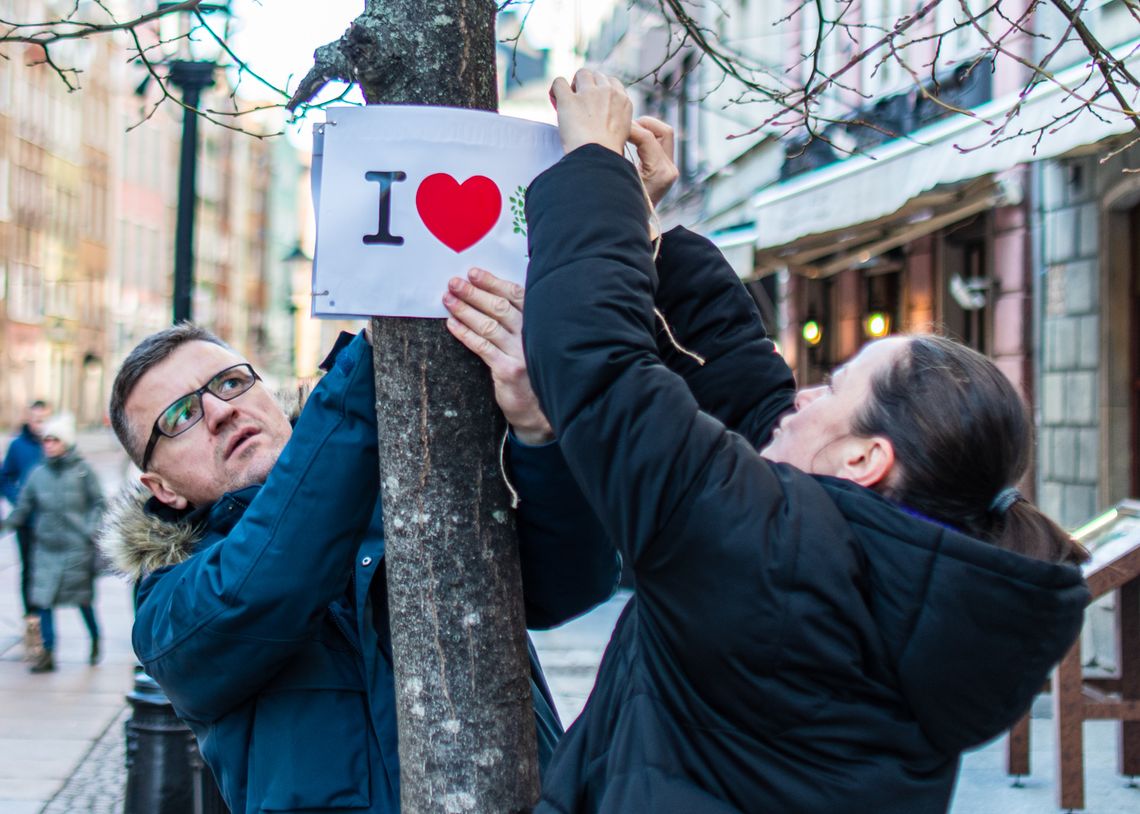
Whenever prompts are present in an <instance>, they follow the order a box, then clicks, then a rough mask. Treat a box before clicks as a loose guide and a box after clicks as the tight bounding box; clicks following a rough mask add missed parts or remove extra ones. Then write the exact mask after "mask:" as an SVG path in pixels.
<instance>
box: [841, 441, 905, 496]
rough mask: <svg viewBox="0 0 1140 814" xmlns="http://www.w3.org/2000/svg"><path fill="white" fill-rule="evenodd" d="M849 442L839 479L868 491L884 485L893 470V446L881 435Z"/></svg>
mask: <svg viewBox="0 0 1140 814" xmlns="http://www.w3.org/2000/svg"><path fill="white" fill-rule="evenodd" d="M850 440H851V441H852V442H853V443H850V444H849V446H848V448H847V450H846V451H845V452H846V454H845V455H844V458H843V472H842V473H840V475H839V477H841V478H845V479H846V480H850V481H854V482H855V483H857V484H859V485H860V486H866V487H867V488H868V489H873V488H875V487H876V486H883V485H886V483H887V481H888V479H889V478H890V476H891V474H892V472H893V471H894V468H895V447H894V444H892V443H891V441H890V439H889V438H886V437H884V436H882V435H872V436H871V437H870V438H852V439H850Z"/></svg>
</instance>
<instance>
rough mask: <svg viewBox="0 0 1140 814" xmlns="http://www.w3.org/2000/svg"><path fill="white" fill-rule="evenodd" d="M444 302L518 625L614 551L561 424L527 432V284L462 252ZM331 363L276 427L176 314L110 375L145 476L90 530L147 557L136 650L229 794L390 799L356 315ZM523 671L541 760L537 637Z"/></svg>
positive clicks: (381, 619) (330, 805) (549, 746)
mask: <svg viewBox="0 0 1140 814" xmlns="http://www.w3.org/2000/svg"><path fill="white" fill-rule="evenodd" d="M444 302H445V305H446V306H447V307H448V309H449V311H450V312H451V314H452V319H451V320H449V324H448V327H449V329H450V330H451V332H452V333H453V334H454V335H455V336H456V337H457V338H459V340H460V341H461V342H463V343H464V344H465V345H467V346H468V347H469V348H471V349H472V350H473V351H475V352H476V353H477V354H479V356H480V357H481V358H483V359H484V361H486V362H487V363H488V366H489V367H490V369H491V372H492V376H493V379H494V381H495V392H496V398H497V400H498V402H499V404H500V407H502V408H503V410H504V414H505V415H506V417H507V420H508V422H509V423H510V424H511V425H512V428H513V430H514V432H513V434H512V439H511V443H510V444H509V447H510V463H511V468H512V475H513V479H514V481H515V486H516V487H517V488H518V490H519V492H520V493H521V497H522V502H521V505H520V508H519V512H518V526H519V533H520V535H519V536H520V553H521V555H522V557H523V560H524V568H523V572H524V574H525V575H527V576H526V577H524V583H525V584H524V592H525V596H526V606H527V622H528V625H529V626H530V627H549V626H552V625H555V624H558V623H560V622H563V621H565V620H566V619H568V618H570V617H571V616H574V615H576V614H578V613H581V612H583V611H585V610H586V609H588V608H589V607H591V606H592V605H594V604H596V603H597V602H600V601H602V600H603V599H605V598H606V597H607V596H608V595H609V594H610V593H611V592H612V589H613V587H614V584H615V582H616V579H617V573H618V568H619V565H618V561H617V558H616V555H615V553H614V550H613V548H612V547H611V546H610V545H609V544H608V542H607V541H606V539H605V537H604V535H603V534H602V533H601V532H600V529H599V528H598V526H597V525H596V522H595V521H594V520H593V517H592V515H591V513H590V512H589V510H588V509H587V507H586V505H585V503H584V501H583V500H582V497H581V495H580V493H578V491H577V489H576V488H575V487H574V486H573V481H572V479H571V478H570V475H569V473H568V471H567V470H566V468H565V463H564V462H563V461H562V458H561V453H560V452H559V451H558V449H557V445H556V444H552V443H542V442H549V441H550V439H551V434H550V430H549V425H548V424H547V423H546V419H545V416H543V415H542V412H541V410H540V409H539V408H538V404H537V401H536V400H535V398H534V394H533V392H532V391H531V389H530V384H529V380H528V379H527V376H526V370H525V366H524V365H523V364H522V346H521V330H522V314H521V308H522V290H521V288H520V287H519V286H515V285H513V284H509V283H506V282H503V281H501V280H498V278H495V277H494V276H493V275H491V274H489V273H487V272H480V271H473V272H472V274H471V275H470V279H469V280H459V279H455V280H452V282H451V284H450V287H449V293H448V294H447V296H445V298H444ZM326 369H327V370H328V373H327V375H326V376H325V377H324V378H323V379H322V380H321V382H320V383H319V384H318V386H317V387H316V388H315V389H314V391H313V393H312V395H311V396H310V397H309V399H308V402H307V403H306V405H305V407H304V410H303V411H302V412H301V414H300V416H299V418H298V420H297V423H296V426H295V427H291V426H290V423H289V421H288V419H287V418H286V416H285V413H284V412H283V411H282V409H281V408H280V407H279V406H278V405H277V403H276V401H275V400H274V398H273V397H272V395H271V394H270V393H269V391H268V390H267V388H266V387H265V386H264V384H263V383H262V382H261V381H260V380H259V379H258V376H257V374H256V372H255V370H254V368H253V367H252V366H251V365H250V363H249V362H248V361H247V360H245V359H243V358H242V357H241V356H239V355H238V354H237V353H236V352H235V351H233V350H232V349H231V348H229V347H227V346H226V345H224V344H223V343H222V342H221V341H220V340H219V339H218V338H217V337H215V336H213V335H212V334H210V333H208V332H207V331H205V330H203V329H201V328H199V327H197V326H193V325H188V324H183V325H178V326H175V327H173V328H168V329H166V330H164V331H161V332H159V333H158V334H155V335H153V336H151V337H149V338H147V339H146V340H144V341H143V342H142V344H140V345H139V346H138V347H137V348H136V349H135V350H134V351H132V353H131V354H130V355H129V356H128V357H127V359H126V361H124V363H123V365H122V368H121V369H120V371H119V373H118V375H117V377H116V379H115V383H114V387H113V391H112V398H111V408H110V412H111V423H112V426H113V427H114V429H115V432H116V434H117V435H118V437H119V440H120V441H121V442H122V444H123V446H124V448H125V449H126V450H127V452H128V454H129V455H130V456H131V458H132V460H134V461H135V462H136V464H137V465H138V466H139V467H140V469H141V470H142V474H141V476H140V481H141V483H142V484H143V485H144V486H145V487H146V492H144V493H143V495H149V497H148V498H145V499H144V498H143V497H141V496H140V497H139V498H137V499H135V500H123V501H120V505H119V506H118V507H117V508H116V509H115V510H113V512H112V518H111V519H110V521H109V526H108V529H107V531H106V533H105V537H104V547H105V548H106V549H107V550H108V552H109V553H110V554H111V556H112V558H113V559H114V561H115V562H116V563H117V564H118V565H119V566H120V567H121V568H123V570H125V571H126V572H128V573H130V574H132V575H134V576H136V577H139V578H141V579H142V583H141V588H140V591H139V599H138V610H137V615H136V621H135V626H134V631H133V644H134V648H135V652H136V654H137V656H138V657H139V660H140V661H141V662H142V663H143V665H144V666H145V667H146V669H147V672H148V673H150V675H152V676H153V677H154V678H155V679H157V680H158V682H159V684H160V685H161V686H162V687H163V689H164V690H165V691H166V693H167V695H168V696H169V698H170V700H171V702H172V703H173V704H174V708H175V710H176V711H177V712H178V714H179V715H180V716H181V717H182V718H183V719H184V720H185V721H186V722H187V724H188V725H189V726H190V727H191V729H192V730H193V731H194V733H195V735H196V736H197V738H198V742H199V745H200V747H201V751H202V754H203V756H204V757H205V759H206V761H207V763H208V764H209V765H210V767H211V769H212V770H213V772H214V775H215V777H216V778H217V780H218V782H219V786H220V788H221V790H222V794H223V796H224V797H225V799H226V802H227V804H228V805H229V807H230V810H231V812H233V814H242V812H260V811H305V812H316V811H320V812H326V811H329V812H331V811H342V810H344V811H348V810H351V811H360V812H376V813H379V812H396V811H398V810H399V786H398V780H399V764H398V758H397V751H396V743H397V739H396V712H395V697H394V690H393V674H392V667H391V644H390V638H389V633H388V617H387V614H388V604H387V594H386V584H385V579H384V574H383V569H384V562H383V555H384V539H383V517H382V513H381V508H380V500H379V483H378V478H379V457H378V456H379V455H380V454H383V451H382V450H378V449H377V440H376V415H375V405H374V398H375V396H374V386H373V371H372V350H371V348H370V347H369V345H368V344H367V341H366V337H365V336H364V335H361V336H357V337H355V338H351V337H348V336H347V335H344V336H342V338H341V341H339V342H338V343H337V347H336V348H335V349H334V350H333V353H332V354H330V357H329V359H328V360H326ZM524 442H530V444H528V443H524ZM531 444H533V445H531ZM531 672H532V682H531V684H532V686H531V689H532V696H533V699H534V704H535V714H536V727H537V732H538V741H539V752H540V762H541V763H543V764H545V762H546V760H547V759H548V758H549V756H550V753H551V752H552V751H553V747H554V744H555V742H556V741H557V738H558V736H559V735H560V734H561V725H560V723H559V721H558V717H557V714H556V713H555V711H554V707H553V703H552V701H551V698H550V695H549V691H548V690H547V688H546V685H545V681H544V680H543V678H542V672H541V669H540V668H539V666H538V663H537V659H536V658H535V656H534V651H533V649H532V650H531Z"/></svg>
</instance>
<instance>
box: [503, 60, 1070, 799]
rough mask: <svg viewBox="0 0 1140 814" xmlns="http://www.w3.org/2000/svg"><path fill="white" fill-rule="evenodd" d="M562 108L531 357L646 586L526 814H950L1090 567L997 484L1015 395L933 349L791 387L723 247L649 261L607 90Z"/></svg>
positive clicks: (1020, 427)
mask: <svg viewBox="0 0 1140 814" xmlns="http://www.w3.org/2000/svg"><path fill="white" fill-rule="evenodd" d="M551 95H552V98H553V100H554V101H555V104H556V107H557V109H558V115H559V127H560V131H561V133H562V138H563V143H564V146H565V148H566V152H567V156H566V157H565V158H564V159H563V160H562V161H561V162H559V164H558V165H556V166H555V167H553V168H552V169H550V170H549V171H547V172H546V173H544V174H543V175H542V176H540V177H539V178H538V179H537V180H536V181H535V182H534V184H533V186H532V187H531V189H530V191H529V194H528V197H527V222H528V225H529V226H528V228H529V241H530V253H531V265H530V270H529V274H528V279H527V292H526V298H527V306H526V309H527V310H526V328H525V342H526V353H527V362H528V367H529V370H530V373H531V377H532V379H533V382H534V385H535V390H536V391H537V393H538V397H539V399H540V401H541V403H542V405H543V407H544V409H545V411H546V413H547V416H548V417H549V419H550V421H551V423H552V425H553V427H554V430H555V433H556V435H557V437H558V440H559V444H560V445H561V447H562V450H563V452H564V454H565V456H566V459H567V461H568V462H569V465H570V468H571V470H572V471H573V473H574V475H575V479H576V480H577V482H578V483H579V485H580V486H581V488H582V489H583V491H584V492H585V494H586V496H587V498H588V499H589V501H590V503H591V505H592V506H593V508H594V510H595V512H596V513H597V514H598V516H599V517H600V518H601V519H602V522H603V523H604V525H605V526H606V528H607V530H608V532H609V534H610V537H611V538H612V539H613V540H614V541H615V542H616V543H617V544H618V545H619V547H620V548H621V551H622V553H623V555H624V556H625V557H626V558H627V559H628V560H629V561H630V562H632V564H633V569H634V572H635V575H636V583H637V585H636V593H635V596H634V598H633V600H631V602H630V604H629V606H628V607H627V609H626V611H625V613H624V614H623V616H622V619H621V620H620V621H619V623H618V626H617V629H616V630H615V632H614V635H613V639H612V641H611V642H610V645H609V647H608V649H607V651H606V655H605V658H604V660H603V662H602V665H601V668H600V670H599V674H598V679H597V684H596V686H595V688H594V691H593V693H592V695H591V697H590V700H589V703H588V704H587V707H586V709H585V711H584V712H583V714H582V716H581V717H580V718H579V720H578V721H577V722H576V723H575V724H574V726H573V727H572V728H571V730H570V731H569V732H568V733H567V735H566V737H565V739H564V740H563V741H562V744H561V745H560V747H559V750H558V752H557V753H556V755H555V758H554V762H553V764H552V765H551V767H550V769H549V770H548V772H547V775H546V777H545V780H544V783H545V785H544V790H543V800H542V802H541V803H540V805H539V807H538V809H537V811H541V812H584V811H604V812H655V813H656V814H669V813H670V812H677V813H678V814H679V813H680V812H686V814H691V812H730V811H737V810H743V811H756V812H780V813H781V814H788V813H789V812H836V811H839V812H875V813H876V814H886V813H888V812H898V814H922V813H923V812H938V811H944V810H945V809H946V807H947V805H948V803H949V800H950V795H951V791H952V788H953V783H954V777H955V774H956V771H957V766H958V760H959V755H960V754H961V752H962V751H963V750H964V749H967V748H970V747H973V746H976V745H978V744H980V743H982V742H983V741H985V740H987V739H989V738H992V737H994V736H996V735H998V734H999V733H1001V732H1002V731H1003V730H1004V729H1005V728H1006V727H1008V726H1009V725H1010V724H1011V723H1013V722H1014V721H1015V720H1016V719H1017V718H1018V717H1019V716H1020V715H1021V714H1022V713H1023V712H1024V711H1025V710H1026V709H1027V708H1028V706H1029V704H1030V702H1031V700H1032V698H1033V696H1034V694H1035V693H1036V692H1037V691H1038V690H1040V688H1041V686H1042V684H1043V683H1044V681H1045V679H1046V677H1047V676H1048V674H1049V671H1050V669H1051V668H1052V666H1053V665H1054V664H1055V663H1056V662H1057V661H1058V660H1059V659H1060V657H1061V656H1062V655H1063V654H1064V653H1065V652H1066V650H1067V649H1068V647H1069V646H1070V645H1071V644H1072V642H1073V641H1074V639H1075V637H1076V636H1077V634H1078V632H1079V629H1080V626H1081V621H1082V614H1083V609H1084V606H1085V604H1086V602H1087V599H1088V592H1087V589H1086V587H1085V585H1084V582H1083V579H1082V577H1081V573H1080V570H1079V568H1077V567H1075V563H1077V562H1079V561H1080V560H1081V559H1082V554H1083V552H1082V551H1081V550H1080V549H1079V547H1077V546H1075V544H1073V543H1072V542H1071V541H1070V540H1069V539H1068V538H1067V537H1066V536H1065V535H1064V533H1063V532H1061V531H1060V530H1059V529H1057V528H1056V526H1055V525H1053V524H1052V523H1051V522H1050V521H1048V520H1047V519H1046V518H1045V517H1044V516H1043V515H1041V514H1040V513H1038V512H1037V510H1036V509H1034V508H1033V507H1032V506H1031V505H1030V504H1029V503H1028V502H1026V501H1025V500H1024V499H1023V498H1021V496H1020V495H1019V493H1017V492H1016V490H1015V488H1014V484H1016V483H1017V482H1018V481H1019V479H1020V478H1021V477H1022V476H1023V475H1024V473H1025V470H1026V467H1027V461H1028V456H1029V449H1030V445H1031V425H1030V423H1029V420H1028V417H1027V415H1026V411H1025V408H1024V406H1023V405H1022V403H1021V400H1020V399H1019V398H1018V396H1017V394H1016V392H1015V391H1014V390H1013V388H1012V387H1011V386H1010V384H1009V382H1008V381H1007V380H1006V379H1005V378H1004V377H1003V376H1002V374H1001V373H1000V372H998V371H997V369H996V368H995V367H994V366H993V365H992V363H990V362H989V361H988V360H986V359H985V358H984V357H982V356H980V355H979V354H976V353H974V352H973V351H969V350H967V349H965V348H963V347H962V346H960V345H957V344H955V343H952V342H949V341H947V340H944V339H940V338H937V337H930V336H915V337H896V338H891V339H888V340H884V341H881V342H876V343H873V344H871V345H868V346H867V347H866V348H864V350H863V351H862V352H860V353H859V354H858V355H857V356H856V357H855V358H854V359H852V360H851V361H850V362H848V363H847V364H846V365H844V366H843V367H841V368H840V369H839V370H837V371H836V372H835V374H834V375H833V377H832V379H831V381H830V382H829V383H828V384H827V385H826V386H824V387H819V388H812V389H811V390H804V391H800V392H799V393H798V394H797V393H795V392H794V390H793V382H792V378H791V373H790V371H789V370H788V368H787V366H786V365H785V364H784V362H783V360H782V359H781V358H780V357H779V355H778V354H777V353H776V352H775V349H774V346H773V345H772V343H771V342H770V340H769V339H768V338H767V336H766V334H765V332H764V327H763V325H762V324H761V322H760V319H759V315H758V313H757V312H756V309H755V307H754V305H753V303H752V301H751V298H750V297H749V296H748V294H747V292H746V291H745V290H744V288H743V286H742V285H741V284H740V282H739V280H738V279H737V278H736V276H735V274H733V272H732V271H731V269H730V268H729V267H728V266H727V264H726V263H725V262H724V260H723V258H722V257H721V256H720V254H719V253H718V252H717V251H716V249H715V248H714V247H713V246H712V245H711V244H709V243H708V242H707V241H705V240H703V239H702V238H699V237H697V236H696V235H693V234H691V233H689V232H686V231H685V230H683V229H677V230H673V231H671V232H669V233H668V234H667V235H665V236H664V237H663V238H662V239H661V240H660V244H659V245H657V244H656V242H655V241H653V240H651V235H650V228H649V226H648V219H649V218H648V216H649V214H650V207H649V206H647V201H646V198H647V197H648V198H650V199H651V200H652V199H654V198H658V199H659V197H660V195H661V194H662V189H661V186H662V184H661V183H660V181H661V178H662V177H664V176H667V175H668V174H669V170H670V168H671V164H670V162H669V161H668V160H667V153H666V152H665V151H663V150H662V144H664V145H665V146H666V147H667V148H669V147H670V145H669V144H668V142H669V140H670V138H669V134H668V132H667V131H666V130H663V129H662V128H661V127H660V126H659V125H655V124H653V123H652V122H642V123H641V124H640V125H639V126H634V128H633V131H632V136H633V139H634V141H635V144H636V146H637V147H638V151H639V155H640V157H641V159H642V161H641V164H642V170H643V174H644V176H645V179H644V180H645V181H646V184H645V185H644V186H643V184H642V179H639V177H638V171H637V170H636V169H635V168H634V166H633V165H632V164H630V163H629V162H627V161H625V160H624V159H623V158H622V156H621V150H622V149H623V148H624V146H625V143H626V140H627V138H629V137H630V135H631V122H630V103H629V100H628V97H626V95H625V93H624V90H622V89H621V87H620V85H618V84H617V83H616V82H614V81H613V80H607V79H606V78H605V77H602V76H600V75H596V74H592V73H590V72H588V71H583V72H579V74H578V75H577V76H576V77H575V84H574V86H571V85H569V84H567V83H566V82H565V80H558V81H556V82H555V85H554V87H553V88H552V94H551ZM646 126H648V127H649V128H650V129H649V130H646V129H645V127H646ZM655 136H656V138H655ZM662 168H664V169H662ZM663 186H664V187H665V188H667V187H668V183H664V184H663ZM663 325H668V326H669V327H670V328H671V329H672V337H670V336H666V335H665V331H664V329H663V327H662V326H663ZM673 340H675V343H674V341H673ZM680 348H683V349H684V351H683V352H682V351H681V350H680ZM758 450H759V451H758Z"/></svg>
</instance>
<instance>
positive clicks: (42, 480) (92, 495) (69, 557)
mask: <svg viewBox="0 0 1140 814" xmlns="http://www.w3.org/2000/svg"><path fill="white" fill-rule="evenodd" d="M43 445H44V460H43V463H41V464H40V465H39V466H38V467H36V468H35V469H34V470H33V471H32V473H31V474H30V475H29V476H28V480H27V483H26V484H25V485H24V488H23V491H21V492H20V499H19V502H18V503H17V504H16V508H15V510H14V511H13V512H12V514H11V515H9V516H8V519H7V520H6V521H5V525H6V526H9V527H15V526H18V525H20V524H21V523H23V522H25V521H26V519H27V518H28V517H29V516H31V517H32V524H33V529H34V536H35V542H34V544H33V545H32V564H33V568H32V589H31V595H32V602H33V603H34V604H35V605H37V606H38V607H39V608H40V623H41V629H42V632H43V642H44V649H43V653H42V654H41V656H40V658H39V659H38V660H37V661H36V662H35V663H34V664H33V665H32V666H31V671H32V672H33V673H47V672H51V671H52V670H54V669H55V657H54V648H55V623H54V622H55V620H54V617H53V614H52V609H53V608H55V607H57V606H61V605H77V606H79V612H80V614H82V616H83V621H84V623H85V624H86V625H87V630H88V632H89V633H90V634H91V656H90V663H91V664H95V663H96V662H98V661H99V624H98V622H97V621H96V620H95V609H94V608H93V607H92V602H93V601H94V599H95V545H94V542H93V540H94V536H95V530H96V528H97V527H98V524H99V518H100V516H101V515H102V512H103V503H104V501H103V490H102V489H101V488H100V487H99V481H98V479H97V478H96V476H95V472H94V470H92V468H91V465H90V464H88V463H87V461H85V460H83V458H82V457H81V456H80V454H79V452H78V451H77V450H76V448H75V421H74V419H72V418H71V417H70V416H64V415H61V416H57V417H55V418H53V419H51V420H49V421H48V422H47V423H46V424H45V425H44V434H43Z"/></svg>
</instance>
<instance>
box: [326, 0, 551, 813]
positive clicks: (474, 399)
mask: <svg viewBox="0 0 1140 814" xmlns="http://www.w3.org/2000/svg"><path fill="white" fill-rule="evenodd" d="M495 13H496V5H495V3H494V2H491V1H490V0H451V2H446V1H445V0H428V2H425V1H424V0H369V2H368V4H367V8H366V10H365V13H364V14H363V15H362V16H361V17H360V18H358V19H357V20H356V22H354V24H353V26H352V27H351V28H350V29H349V30H348V31H347V32H346V33H345V37H344V38H343V39H342V40H341V51H342V52H343V54H344V55H345V57H347V59H348V60H349V62H350V64H351V65H352V66H353V68H354V73H355V77H356V79H357V81H358V82H359V83H360V85H361V88H362V89H363V91H364V96H365V99H366V100H367V101H368V102H369V103H371V104H375V103H388V104H426V105H443V106H451V107H464V108H476V109H481V110H494V109H495V108H496V101H497V86H496V80H495V33H494V32H495V29H494V23H495ZM441 295H442V292H441ZM372 336H373V339H372V342H373V346H374V348H375V350H374V357H373V358H374V360H375V367H376V399H377V409H376V412H377V417H378V421H379V428H378V432H379V438H380V482H381V487H382V500H383V505H384V533H385V538H386V554H385V559H386V563H387V574H388V595H389V608H390V612H391V631H392V650H393V654H394V658H395V673H396V707H397V720H398V724H399V733H400V735H399V737H400V784H401V792H400V795H401V806H402V810H403V811H404V812H405V814H420V812H447V813H448V814H451V813H452V812H494V813H495V814H500V813H502V814H506V813H507V812H517V811H525V810H527V809H529V808H530V807H531V806H532V805H534V803H535V801H536V800H537V797H538V768H537V757H536V748H535V721H534V708H533V705H532V701H531V691H530V683H529V680H528V677H529V662H528V659H527V652H526V643H525V625H524V617H523V603H522V586H521V578H520V570H519V563H518V548H517V542H516V538H515V530H514V521H513V517H512V514H511V512H510V511H509V500H508V495H507V491H506V488H505V486H504V484H503V482H502V478H501V476H500V474H499V463H498V454H499V443H500V440H501V438H502V433H503V431H504V429H505V427H504V424H503V420H502V416H501V414H500V413H499V411H498V409H497V407H496V406H495V403H494V398H493V395H492V387H491V381H490V377H489V375H488V374H487V371H486V370H485V368H484V367H483V365H482V363H481V362H480V361H479V360H478V359H476V357H475V356H474V355H473V354H471V353H470V352H469V351H467V350H466V349H465V348H463V347H462V346H461V345H460V344H459V343H458V342H456V341H455V340H454V339H453V338H452V337H451V335H450V334H449V333H448V332H447V330H446V328H445V327H444V324H443V321H442V320H438V319H431V320H429V319H396V318H387V319H374V320H372Z"/></svg>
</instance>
